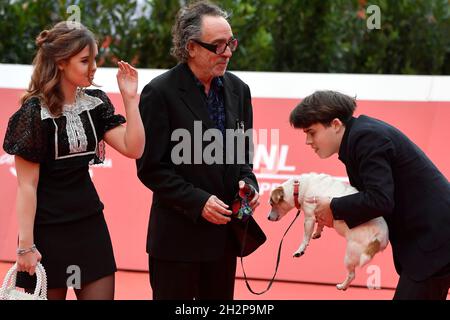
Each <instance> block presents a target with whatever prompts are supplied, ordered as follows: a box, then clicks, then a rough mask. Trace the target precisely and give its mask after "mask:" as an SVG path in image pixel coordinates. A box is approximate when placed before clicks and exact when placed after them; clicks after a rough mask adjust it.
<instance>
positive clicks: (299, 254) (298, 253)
mask: <svg viewBox="0 0 450 320" xmlns="http://www.w3.org/2000/svg"><path fill="white" fill-rule="evenodd" d="M304 253H305V252H304V251H300V252H294V254H293V255H292V256H293V257H294V258H299V257H301V256H302V255H303V254H304Z"/></svg>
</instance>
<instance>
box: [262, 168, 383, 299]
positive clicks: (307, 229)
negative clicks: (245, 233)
mask: <svg viewBox="0 0 450 320" xmlns="http://www.w3.org/2000/svg"><path fill="white" fill-rule="evenodd" d="M295 181H298V185H299V186H298V202H297V203H298V205H297V206H298V209H300V208H302V210H303V212H304V213H305V226H304V236H303V241H302V243H301V245H300V247H299V248H298V250H297V251H296V252H295V253H294V257H300V256H301V255H303V254H304V253H305V250H306V247H307V246H308V244H309V241H310V240H311V237H312V238H313V239H317V238H319V237H320V235H321V233H322V230H323V227H324V226H323V225H321V224H318V226H317V229H316V232H315V233H314V234H313V231H314V225H315V223H316V218H315V215H314V209H315V204H312V203H308V202H306V201H305V199H306V198H308V197H314V196H320V197H330V198H333V197H342V196H345V195H349V194H353V193H356V192H358V191H357V190H356V189H355V188H353V187H352V186H351V185H350V184H348V183H345V182H343V181H340V180H338V179H336V178H333V177H331V176H329V175H326V174H316V173H310V174H302V175H300V178H299V179H289V180H288V181H286V182H284V183H283V184H282V185H281V186H279V187H278V188H276V189H274V190H273V191H272V192H271V194H270V205H271V206H272V210H271V211H270V214H269V216H268V219H269V220H271V221H279V220H280V219H281V218H283V217H284V216H285V215H286V213H288V211H290V210H291V209H293V208H295V207H296V201H295V199H294V184H295ZM333 227H334V229H336V231H337V232H338V233H339V234H340V235H341V236H343V237H345V238H346V239H347V249H346V253H345V259H344V263H345V266H346V267H347V278H346V279H345V281H344V282H342V283H340V284H338V285H336V287H337V288H338V289H339V290H346V289H347V288H348V286H349V285H350V283H351V282H352V281H353V279H354V278H355V267H356V266H360V267H362V266H363V265H365V264H366V263H367V262H369V261H370V260H371V259H372V258H373V256H374V255H375V254H376V253H377V252H379V251H382V250H384V248H386V246H387V245H388V242H389V236H388V227H387V224H386V221H385V220H384V219H383V218H382V217H378V218H375V219H372V220H370V221H368V222H366V223H363V224H361V225H359V226H357V227H354V228H352V229H349V227H348V226H347V224H346V223H345V222H344V221H343V220H334V225H333Z"/></svg>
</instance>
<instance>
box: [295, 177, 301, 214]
mask: <svg viewBox="0 0 450 320" xmlns="http://www.w3.org/2000/svg"><path fill="white" fill-rule="evenodd" d="M299 188H300V182H299V181H298V180H294V204H295V207H296V208H297V209H298V210H300V203H299V202H298V191H299Z"/></svg>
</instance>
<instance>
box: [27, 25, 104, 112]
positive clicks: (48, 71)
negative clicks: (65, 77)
mask: <svg viewBox="0 0 450 320" xmlns="http://www.w3.org/2000/svg"><path fill="white" fill-rule="evenodd" d="M36 45H37V47H38V50H37V53H36V56H35V58H34V60H33V65H34V70H33V75H32V76H31V81H30V85H29V87H28V90H27V92H26V94H25V95H24V96H23V97H22V99H21V102H22V104H23V103H24V102H25V101H27V100H28V99H29V98H31V97H38V98H39V99H40V100H41V101H42V102H43V103H44V104H45V106H46V107H47V108H48V109H49V111H50V112H51V113H52V114H53V115H55V116H58V115H60V114H61V112H62V107H63V104H64V94H63V92H62V90H61V85H60V82H61V70H60V69H59V68H58V64H60V63H61V62H68V61H69V60H70V58H71V57H73V56H75V55H76V54H78V53H79V52H81V51H82V50H83V49H84V48H85V47H86V46H89V69H88V72H89V73H88V74H90V73H91V70H92V68H93V64H94V59H95V45H96V39H95V36H94V34H93V33H92V32H91V31H89V30H88V29H87V28H86V27H85V26H83V25H82V24H81V23H75V22H66V21H63V22H59V23H58V24H56V25H55V26H54V27H53V28H52V29H50V30H44V31H42V32H41V33H40V34H39V35H38V36H37V38H36Z"/></svg>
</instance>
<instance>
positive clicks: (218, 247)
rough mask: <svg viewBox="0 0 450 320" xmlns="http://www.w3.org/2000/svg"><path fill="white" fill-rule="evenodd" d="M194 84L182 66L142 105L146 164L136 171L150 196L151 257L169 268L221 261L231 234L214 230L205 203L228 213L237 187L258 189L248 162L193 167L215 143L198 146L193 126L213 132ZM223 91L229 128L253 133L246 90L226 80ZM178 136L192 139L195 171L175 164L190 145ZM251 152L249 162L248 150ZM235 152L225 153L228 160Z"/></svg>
mask: <svg viewBox="0 0 450 320" xmlns="http://www.w3.org/2000/svg"><path fill="white" fill-rule="evenodd" d="M194 79H195V78H194V75H193V73H192V72H191V70H190V69H189V67H188V66H187V64H179V65H177V66H176V67H174V68H173V69H171V70H169V71H167V72H166V73H164V74H162V75H160V76H158V77H157V78H155V79H153V80H152V81H151V82H150V83H149V84H147V85H146V86H145V88H144V89H143V91H142V94H141V100H140V104H139V109H140V112H141V116H142V119H143V123H144V127H145V132H146V146H145V151H144V154H143V156H142V158H141V159H139V160H137V171H138V177H139V179H140V180H141V181H142V183H143V184H144V185H145V186H147V187H148V188H149V189H151V190H152V191H153V202H152V206H151V214H150V223H149V229H148V235H147V252H148V253H149V254H150V255H152V256H154V257H155V258H159V259H164V260H170V261H208V260H214V259H218V258H220V257H221V256H223V254H224V249H225V241H226V239H227V236H228V231H229V230H228V228H229V226H227V225H215V224H212V223H210V222H208V221H206V220H205V219H204V218H203V217H202V216H201V213H202V209H203V207H204V205H205V203H206V201H207V200H208V198H209V197H210V196H211V195H216V196H217V197H218V198H219V199H221V200H222V201H224V202H225V203H227V204H228V205H230V204H231V202H232V200H233V199H234V196H235V195H236V193H237V191H238V181H239V180H244V181H246V182H247V183H250V184H252V185H253V186H254V187H255V188H256V189H258V185H257V182H256V178H255V176H254V174H253V173H252V166H251V165H250V164H249V161H248V159H249V158H248V157H247V161H246V163H244V164H206V163H204V161H203V160H201V163H200V164H194V161H195V159H194V158H195V157H198V156H201V154H202V151H203V150H204V148H205V146H208V145H209V144H210V143H211V142H203V145H201V144H200V143H201V136H200V139H199V138H198V136H199V133H198V132H194V127H195V126H194V121H202V124H201V125H198V124H197V127H198V128H200V130H198V129H197V131H201V132H200V134H201V135H203V132H204V131H205V130H206V129H212V128H214V125H213V123H212V121H211V120H210V118H209V114H208V110H207V106H206V99H205V97H203V96H202V93H201V91H200V89H199V88H198V87H197V86H196V84H195V80H194ZM223 84H224V107H225V112H226V128H227V129H236V123H237V122H238V123H242V124H244V126H245V129H249V128H252V125H253V121H252V118H253V114H252V105H251V96H250V90H249V87H248V86H247V85H246V84H245V83H244V82H242V81H241V80H240V79H239V78H237V77H236V76H234V75H233V74H231V73H228V72H227V73H225V75H224V76H223ZM175 129H185V130H187V131H184V132H185V133H187V132H188V133H189V134H190V137H191V142H192V148H191V150H190V151H191V155H190V157H189V158H191V164H175V163H174V162H173V161H172V158H171V153H172V149H173V147H174V146H176V145H178V144H179V143H180V142H181V141H184V142H186V140H182V139H180V138H178V139H174V140H175V141H171V135H172V132H173V131H174V130H175ZM194 140H195V141H194ZM246 147H247V148H246V153H247V156H248V152H249V144H248V143H247V145H246ZM230 151H231V150H230V149H227V150H226V152H227V153H228V154H230ZM177 154H178V153H177ZM197 160H198V159H197ZM230 207H231V206H230Z"/></svg>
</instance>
